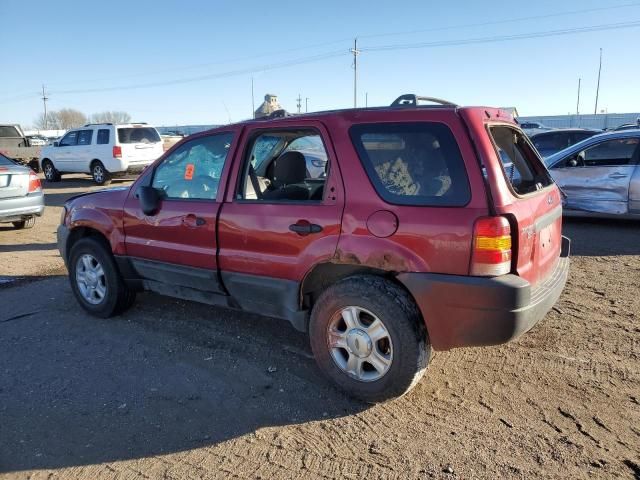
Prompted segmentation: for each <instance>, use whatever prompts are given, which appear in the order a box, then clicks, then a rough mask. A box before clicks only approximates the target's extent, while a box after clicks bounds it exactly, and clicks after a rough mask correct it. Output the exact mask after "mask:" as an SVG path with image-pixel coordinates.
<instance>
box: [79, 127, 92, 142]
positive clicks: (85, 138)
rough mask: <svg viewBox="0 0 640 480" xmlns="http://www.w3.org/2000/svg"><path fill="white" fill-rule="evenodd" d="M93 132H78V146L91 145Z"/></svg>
mask: <svg viewBox="0 0 640 480" xmlns="http://www.w3.org/2000/svg"><path fill="white" fill-rule="evenodd" d="M92 137H93V130H80V131H79V132H78V145H91V138H92Z"/></svg>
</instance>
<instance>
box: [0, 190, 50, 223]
mask: <svg viewBox="0 0 640 480" xmlns="http://www.w3.org/2000/svg"><path fill="white" fill-rule="evenodd" d="M43 212H44V195H43V194H42V193H32V194H30V195H27V196H25V197H17V198H3V199H0V222H18V221H20V220H23V219H24V218H25V217H31V216H33V215H35V216H38V217H39V216H41V215H42V214H43Z"/></svg>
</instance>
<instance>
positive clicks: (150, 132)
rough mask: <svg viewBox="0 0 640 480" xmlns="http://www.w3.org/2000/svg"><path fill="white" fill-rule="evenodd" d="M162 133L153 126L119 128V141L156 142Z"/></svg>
mask: <svg viewBox="0 0 640 480" xmlns="http://www.w3.org/2000/svg"><path fill="white" fill-rule="evenodd" d="M159 141H161V140H160V135H159V134H158V131H157V130H156V129H155V128H153V127H125V128H118V142H120V143H156V142H159Z"/></svg>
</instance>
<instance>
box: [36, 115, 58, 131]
mask: <svg viewBox="0 0 640 480" xmlns="http://www.w3.org/2000/svg"><path fill="white" fill-rule="evenodd" d="M33 126H34V127H35V128H37V129H38V130H58V129H59V128H60V122H59V121H58V114H57V112H49V113H47V118H46V121H45V118H44V113H41V114H40V115H38V116H37V117H36V119H35V120H34V122H33Z"/></svg>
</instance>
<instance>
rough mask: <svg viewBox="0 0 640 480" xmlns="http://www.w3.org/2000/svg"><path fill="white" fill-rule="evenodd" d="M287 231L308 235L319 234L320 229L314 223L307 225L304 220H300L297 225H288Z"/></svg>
mask: <svg viewBox="0 0 640 480" xmlns="http://www.w3.org/2000/svg"><path fill="white" fill-rule="evenodd" d="M289 230H291V231H292V232H296V233H297V234H298V235H309V234H310V233H320V232H321V231H322V227H321V226H320V225H316V224H315V223H309V222H307V221H306V220H301V221H299V222H298V223H294V224H292V225H289Z"/></svg>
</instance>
